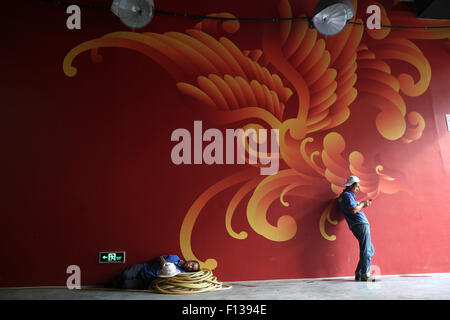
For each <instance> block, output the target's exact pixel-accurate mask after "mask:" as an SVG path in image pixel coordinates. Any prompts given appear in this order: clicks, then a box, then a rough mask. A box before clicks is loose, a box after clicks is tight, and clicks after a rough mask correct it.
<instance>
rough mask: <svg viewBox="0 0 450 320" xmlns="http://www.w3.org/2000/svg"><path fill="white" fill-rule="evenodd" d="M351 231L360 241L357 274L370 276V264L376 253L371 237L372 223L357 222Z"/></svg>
mask: <svg viewBox="0 0 450 320" xmlns="http://www.w3.org/2000/svg"><path fill="white" fill-rule="evenodd" d="M351 231H352V232H353V234H354V236H355V237H356V239H358V242H359V262H358V266H357V267H356V270H355V274H356V275H357V276H362V275H367V276H370V273H369V272H370V265H371V261H372V257H373V255H374V253H375V248H374V247H373V245H372V242H371V239H370V225H369V224H368V223H361V224H356V225H354V226H352V228H351Z"/></svg>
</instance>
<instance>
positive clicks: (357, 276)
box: [355, 273, 361, 281]
mask: <svg viewBox="0 0 450 320" xmlns="http://www.w3.org/2000/svg"><path fill="white" fill-rule="evenodd" d="M355 281H361V275H360V274H358V273H357V274H355Z"/></svg>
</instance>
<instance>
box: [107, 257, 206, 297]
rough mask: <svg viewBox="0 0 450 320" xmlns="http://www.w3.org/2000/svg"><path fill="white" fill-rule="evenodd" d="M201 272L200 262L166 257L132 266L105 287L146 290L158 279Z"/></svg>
mask: <svg viewBox="0 0 450 320" xmlns="http://www.w3.org/2000/svg"><path fill="white" fill-rule="evenodd" d="M199 270H200V264H199V262H198V261H195V260H188V261H183V260H181V259H180V258H179V257H178V256H177V255H164V256H159V257H158V258H157V259H155V260H152V261H148V262H146V263H140V264H135V265H133V266H131V267H130V268H128V269H126V270H124V271H122V272H121V273H120V274H119V275H117V276H115V277H114V279H113V280H112V282H110V283H107V284H105V287H107V288H121V289H142V290H146V289H148V287H149V286H150V284H151V283H152V281H154V280H156V279H157V278H158V277H159V278H168V277H173V276H176V275H177V274H178V273H180V272H196V271H199Z"/></svg>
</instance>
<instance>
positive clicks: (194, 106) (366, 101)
mask: <svg viewBox="0 0 450 320" xmlns="http://www.w3.org/2000/svg"><path fill="white" fill-rule="evenodd" d="M279 2H280V1H279V0H271V1H264V2H263V3H262V4H259V3H258V5H257V6H255V5H254V3H253V2H251V1H247V2H242V1H227V2H223V4H222V5H219V4H218V3H217V2H212V1H202V0H198V1H191V3H190V5H189V8H186V5H185V2H184V1H176V0H170V1H169V0H166V1H164V2H162V1H160V2H156V6H157V8H158V9H161V10H166V11H175V12H188V13H191V14H202V15H207V14H210V13H219V12H229V13H231V14H233V15H234V16H237V17H273V16H279V15H280V14H282V15H283V16H286V15H287V13H283V12H288V11H287V10H288V9H289V8H290V9H291V10H292V12H293V14H299V13H305V14H310V13H311V11H312V8H313V7H314V4H315V1H309V2H308V4H300V2H299V1H290V3H289V2H288V1H281V5H280V6H279ZM303 2H306V1H303ZM303 2H302V3H303ZM99 3H100V1H99ZM372 3H373V1H358V17H359V18H361V19H366V17H367V15H365V14H364V11H365V8H366V7H367V5H369V4H372ZM382 4H383V5H384V8H385V9H386V11H387V17H386V16H384V18H383V19H389V20H383V21H384V22H386V21H387V22H388V23H392V24H405V23H409V25H417V23H419V22H417V21H415V20H414V19H412V20H411V17H413V15H412V13H410V14H408V13H405V12H407V11H405V10H406V9H407V7H401V6H400V7H399V6H395V5H393V4H392V3H391V1H386V2H383V3H382ZM10 6H11V8H10V10H11V11H10V12H11V14H9V15H8V16H7V17H6V20H7V21H6V22H7V23H6V24H5V25H6V26H8V27H7V32H6V39H3V42H2V48H1V50H2V72H1V76H2V82H1V88H2V94H1V96H2V104H1V110H2V116H1V117H0V118H1V121H2V126H1V128H2V129H3V133H2V135H1V136H2V146H3V147H2V149H3V153H2V154H3V156H2V160H1V164H2V168H3V174H2V180H3V183H2V184H1V185H2V195H3V197H2V201H1V202H0V203H1V208H0V210H1V227H2V228H1V230H2V231H1V233H0V237H1V241H0V245H1V252H2V255H3V257H4V261H3V263H2V264H1V267H0V285H2V286H28V285H64V284H65V282H66V278H67V276H68V275H67V274H66V268H67V266H69V265H73V264H75V265H79V266H80V268H81V272H82V274H81V277H82V278H81V281H82V285H89V284H98V283H102V282H104V281H106V280H108V279H109V278H110V277H111V276H112V275H114V274H115V273H117V272H119V271H120V270H122V269H123V268H124V267H125V266H124V265H122V264H120V265H100V264H98V262H97V254H98V252H99V251H102V250H124V251H126V255H127V264H126V266H128V265H131V264H133V263H140V262H143V261H146V260H148V259H150V258H153V257H155V256H157V255H160V254H167V253H175V254H178V255H179V256H181V257H183V258H185V259H192V258H195V259H198V260H199V261H201V263H202V265H203V266H205V267H211V268H213V269H214V273H215V274H216V275H217V276H218V277H219V279H221V280H224V281H231V280H255V279H258V280H260V279H282V278H308V277H332V276H347V275H352V274H353V271H354V269H355V267H356V264H357V256H358V248H357V242H356V240H355V239H354V238H353V235H352V234H351V232H350V231H349V230H348V227H347V225H346V223H345V221H344V220H343V219H342V216H341V215H340V214H339V213H338V212H337V211H335V210H331V211H330V212H329V211H327V208H329V204H330V203H331V201H332V200H333V199H334V198H335V197H336V196H337V193H338V192H339V191H340V189H341V187H340V185H341V184H342V183H343V181H344V180H345V178H346V177H347V176H348V175H350V174H357V175H359V176H360V177H361V180H362V183H361V185H362V191H361V192H360V193H359V194H358V195H357V197H358V198H359V199H364V198H366V197H371V198H373V199H374V202H373V205H372V206H371V207H370V208H368V209H366V210H365V212H366V215H367V216H368V218H369V220H370V223H371V230H372V241H373V244H374V246H375V250H376V253H375V256H374V259H373V264H374V265H375V266H377V267H378V270H379V271H380V272H381V274H404V273H437V272H450V263H449V255H448V252H450V247H449V245H450V239H449V236H450V219H449V212H450V204H449V202H448V201H447V195H448V194H449V193H450V185H449V183H448V182H447V180H448V178H449V177H450V165H449V163H450V133H449V132H448V131H447V128H446V123H445V114H446V113H450V107H449V101H450V90H449V89H450V85H449V81H448V74H450V63H449V61H450V59H449V58H450V56H449V53H450V50H449V40H448V37H449V36H450V34H449V32H448V31H442V30H441V31H427V32H412V31H398V30H395V31H392V32H390V33H389V32H386V31H382V32H375V33H373V32H372V33H369V32H368V31H367V29H362V28H361V27H359V28H360V29H358V26H353V25H349V26H347V27H346V29H345V30H344V32H342V33H341V34H340V35H339V36H336V37H328V38H323V37H322V36H318V37H317V38H314V35H313V34H312V33H313V32H314V31H313V30H306V31H305V32H307V34H309V36H311V38H310V39H309V40H305V39H307V37H306V38H305V39H304V40H303V42H301V43H297V44H296V42H295V41H296V40H297V39H298V34H297V35H296V34H295V33H294V32H296V31H299V30H300V29H296V27H298V25H297V26H292V28H291V29H290V31H289V29H288V28H286V24H283V25H281V24H280V23H256V22H243V23H241V24H240V25H235V24H231V25H228V26H227V25H225V26H221V25H220V24H219V25H218V26H217V27H216V28H215V27H214V26H212V25H208V22H206V21H204V22H203V25H201V26H200V25H198V26H197V27H198V28H199V29H201V30H200V31H199V32H198V33H201V34H202V35H205V34H206V35H210V36H211V37H212V39H213V40H211V42H209V43H210V45H209V46H208V45H206V44H205V46H206V47H208V48H209V49H210V50H218V51H217V52H220V54H227V53H226V52H225V53H224V51H223V50H222V49H220V50H219V49H217V48H216V46H217V43H218V42H217V41H219V40H220V37H225V38H227V39H229V40H230V41H231V43H233V44H234V45H235V49H236V51H233V50H231V49H230V50H228V54H230V52H232V53H234V54H237V55H238V56H239V57H241V58H242V57H244V56H245V53H246V51H245V50H250V51H252V50H256V49H260V50H262V52H263V56H262V57H261V58H260V59H259V60H257V59H256V56H255V55H254V54H255V53H256V52H253V53H252V54H250V57H251V58H254V59H255V60H256V61H254V65H256V68H259V70H264V69H263V68H266V69H267V70H268V71H269V73H270V74H272V75H277V76H278V77H279V79H280V80H281V82H282V86H283V87H284V89H280V88H279V87H277V86H276V85H273V83H272V82H271V81H274V79H275V78H273V77H272V80H270V79H269V78H268V77H265V76H262V75H261V74H260V73H258V72H256V73H254V71H252V70H253V69H252V67H251V66H250V64H249V62H248V61H249V60H248V59H247V58H245V59H244V60H238V61H239V62H238V65H239V63H241V65H240V66H241V68H242V70H243V71H242V72H243V73H242V75H243V76H242V77H243V78H245V77H246V82H247V83H248V84H251V81H252V80H257V82H258V83H259V84H260V85H262V84H264V83H265V84H266V87H267V88H269V89H271V90H272V97H277V98H278V99H279V102H283V104H284V106H285V107H284V112H282V113H281V112H280V111H278V113H277V112H275V111H273V112H272V111H271V110H272V109H271V107H270V106H269V104H270V103H269V102H267V101H268V100H265V101H266V104H265V103H264V101H262V102H261V99H262V98H261V95H258V93H257V91H258V88H257V87H256V89H255V88H253V89H252V90H253V91H252V92H253V93H255V92H256V96H255V97H256V99H259V100H257V103H256V105H255V104H251V103H249V104H248V105H247V106H243V105H239V106H238V108H236V109H234V108H235V107H233V106H232V107H231V109H230V110H221V109H220V108H221V106H222V107H223V105H222V104H221V101H222V102H223V100H220V99H219V98H217V97H220V94H222V95H225V94H226V92H225V91H221V90H220V87H219V89H218V91H219V92H220V93H219V95H218V94H217V90H215V89H214V86H211V85H210V86H209V87H208V86H206V85H204V86H203V87H202V85H201V84H199V83H198V82H197V80H198V78H197V77H199V76H204V77H207V76H208V75H209V74H217V75H218V77H219V78H222V79H224V75H225V74H231V76H233V77H234V79H236V77H237V76H238V75H239V74H241V73H239V72H240V71H239V72H238V71H236V70H237V69H233V68H232V70H231V71H229V72H225V71H223V70H225V69H227V68H230V64H228V63H225V65H221V66H220V68H219V67H218V65H215V64H214V63H212V65H213V67H211V66H210V65H208V64H207V63H206V62H203V64H202V63H197V62H196V60H195V59H199V58H198V56H189V55H188V54H189V53H190V52H191V51H189V49H188V48H186V47H183V46H181V45H179V44H173V43H169V44H167V43H168V42H167V41H169V40H170V39H169V38H168V37H169V36H168V35H164V33H165V32H170V31H174V32H178V33H179V34H178V35H180V34H184V35H187V34H189V33H188V31H186V30H188V29H192V28H193V27H194V26H195V25H196V24H197V23H199V22H200V21H201V20H198V19H189V18H177V17H169V16H162V15H156V16H155V17H154V19H153V21H152V22H151V24H150V25H149V26H148V27H147V28H146V29H145V30H140V31H139V33H140V32H141V31H142V32H151V33H153V34H150V35H141V37H144V38H142V39H144V40H145V41H147V42H145V44H139V45H137V43H138V42H137V41H136V40H133V37H134V35H133V34H131V33H127V34H122V35H110V36H109V37H110V38H108V37H106V38H102V37H103V36H105V35H108V34H110V33H112V32H117V31H126V32H130V31H129V30H128V29H127V28H126V27H125V26H123V25H122V24H121V22H120V21H119V19H117V18H116V17H115V16H114V15H112V13H110V12H109V11H108V10H102V9H89V8H82V29H81V30H68V29H67V28H66V19H67V17H68V15H67V14H66V13H65V9H66V7H65V6H62V5H54V4H48V3H43V2H41V1H30V2H27V3H26V4H25V2H24V1H20V2H19V1H18V2H17V3H14V4H11V5H10ZM291 6H292V7H291ZM278 8H280V10H281V13H280V11H279V9H278ZM405 8H406V9H405ZM20 16H22V18H21V19H19V18H18V17H20ZM420 23H423V24H430V23H433V22H429V21H423V20H421V22H420ZM440 23H442V22H440ZM290 32H291V33H290ZM309 36H308V37H309ZM158 37H159V38H158ZM108 39H114V40H108ZM150 39H156V40H150ZM214 39H216V40H214ZM321 39H323V40H321ZM111 41H112V42H111ZM222 41H225V40H222ZM282 41H284V42H283V43H281V42H282ZM161 43H165V44H166V45H169V47H170V46H172V47H170V48H171V49H170V50H169V58H170V59H169V60H167V52H165V51H164V45H162V44H161ZM222 43H227V42H226V41H225V42H222ZM228 43H230V42H228ZM308 43H310V44H311V45H312V46H316V47H315V48H316V49H315V50H318V51H314V53H312V54H309V55H306V56H305V57H306V59H307V60H306V61H305V62H303V64H301V65H300V66H299V67H298V68H295V67H294V66H293V62H292V61H293V60H295V58H292V56H291V58H290V59H288V58H286V54H287V53H289V52H291V53H292V52H295V53H296V54H298V56H297V58H298V59H299V56H300V52H299V51H298V50H305V49H306V48H307V45H308ZM91 44H92V45H91ZM321 44H324V45H325V46H324V47H323V49H324V50H320V49H321V48H320V45H321ZM79 45H81V46H85V47H86V48H85V49H84V51H83V50H81V51H82V52H79V54H75V55H74V59H73V62H72V63H71V65H72V66H74V67H76V68H77V71H78V73H77V74H76V76H73V77H70V76H68V74H67V73H65V72H64V70H63V61H64V59H65V58H66V57H67V56H68V55H69V53H70V52H74V51H72V50H76V49H74V48H77V47H78V46H79ZM297 45H298V46H297ZM302 46H303V49H301V48H302ZM90 48H94V49H95V48H100V49H99V53H100V54H101V55H102V57H103V60H102V61H101V62H100V63H98V62H97V63H96V62H95V61H94V60H95V55H94V59H91V54H90V50H87V49H90ZM289 48H291V49H292V50H291V51H290V49H289ZM341 49H342V50H341ZM86 50H87V51H86ZM139 50H141V51H142V52H139ZM203 50H206V51H207V49H204V48H203ZM221 50H222V51H221ZM293 50H294V51H293ZM295 50H297V51H295ZM225 51H227V50H225ZM170 52H172V53H173V52H178V53H179V56H177V57H172V56H170V54H171V53H170ZM208 52H209V51H208ZM217 52H216V53H217ZM236 52H237V53H236ZM306 52H307V50H306ZM94 53H95V52H94ZM143 53H147V54H148V55H145V54H143ZM356 53H357V54H356ZM240 54H242V55H240ZM328 54H329V56H328ZM319 56H320V59H323V60H319V62H316V60H315V59H314V57H319ZM195 57H197V58H195ZM328 57H329V60H328V59H327V58H328ZM231 60H232V59H231ZM67 65H70V64H67ZM214 67H216V69H219V70H215V69H214ZM314 67H315V68H316V69H314V70H315V71H314V72H315V73H309V74H308V73H307V72H306V71H307V70H310V68H314ZM221 68H222V69H221ZM214 70H215V71H214ZM333 70H335V71H336V77H335V78H332V79H331V80H330V82H329V83H331V85H330V86H326V87H324V86H322V87H320V86H319V85H317V83H316V82H315V81H319V79H321V80H320V81H322V83H323V84H326V81H325V80H326V76H325V75H324V74H325V73H326V72H330V73H331V74H332V73H333V72H334V71H333ZM233 72H234V73H233ZM314 74H315V75H316V79H315V78H314ZM407 77H412V79H413V85H412V86H411V85H410V83H409V82H408V79H406V78H407ZM314 79H315V80H314ZM324 79H325V80H324ZM405 79H406V80H405ZM333 80H334V81H336V88H334V87H333V83H332V82H333ZM180 83H184V84H185V85H184V87H183V85H180ZM314 83H316V86H314ZM186 84H188V85H190V86H187V85H186ZM253 84H254V85H256V82H253ZM270 84H272V87H271V86H270ZM193 86H195V87H197V88H198V89H200V90H197V91H196V92H200V91H202V92H203V95H201V97H205V95H206V96H209V97H210V99H211V100H208V101H210V102H208V103H209V104H208V103H206V104H205V103H203V102H201V101H199V100H198V99H196V98H195V94H194V93H192V92H193V91H189V90H184V89H185V88H187V87H188V88H191V89H192V88H193ZM183 88H184V89H183ZM211 88H213V89H211ZM216 88H217V86H216ZM326 88H328V89H330V91H327V90H326ZM236 90H237V89H236ZM236 90H234V91H233V90H232V91H233V94H234V95H235V96H236V95H238V92H237V91H236ZM227 92H228V91H227ZM289 92H291V95H286V93H289ZM228 93H229V92H228ZM333 93H335V94H336V96H335V98H336V100H335V101H334V100H331V99H333ZM251 95H252V94H251V93H248V92H247V93H244V97H245V99H250V98H249V97H250V96H251ZM330 95H331V97H330ZM225 97H227V96H226V95H225ZM262 97H264V96H262ZM320 97H322V98H320ZM325 98H329V99H330V100H329V101H331V102H330V103H329V104H328V105H324V104H322V105H321V106H322V107H323V110H324V111H323V113H320V112H318V111H317V108H318V107H317V103H318V101H323V99H325ZM320 99H322V100H320ZM225 100H226V99H225ZM211 101H212V103H211ZM226 101H227V102H228V103H230V102H229V101H230V100H226ZM247 101H249V100H247ZM314 104H315V105H316V109H314V106H315V105H314ZM251 107H253V108H251ZM319 107H320V106H319ZM261 110H265V111H261ZM267 110H269V111H267ZM280 110H281V109H280ZM273 114H275V116H276V117H274V116H273ZM314 115H322V118H318V120H317V121H318V123H319V124H321V126H318V127H314V126H313V123H312V121H313V117H314ZM194 120H202V121H203V130H206V129H207V128H219V129H221V130H223V132H225V131H224V130H225V129H226V128H231V129H234V128H240V127H242V126H246V125H249V124H259V125H261V126H263V127H264V128H267V129H270V128H277V129H279V130H280V151H281V156H280V157H281V159H280V160H279V163H280V170H279V171H278V173H277V174H276V175H273V176H261V175H260V172H259V169H258V168H255V167H252V166H251V165H248V164H247V165H238V164H234V165H206V164H201V165H175V164H173V163H172V160H171V156H170V155H171V150H172V148H173V147H174V146H175V145H176V142H173V141H171V139H170V137H171V134H172V132H173V131H174V130H175V129H177V128H186V129H187V130H188V131H189V132H191V134H193V123H194ZM415 121H418V123H419V124H417V123H416V122H415ZM305 125H308V127H306V126H305ZM423 125H424V127H423ZM286 130H288V131H286ZM290 130H292V131H290ZM305 139H306V140H305ZM324 141H325V142H324ZM302 142H303V145H304V147H305V152H304V154H303V155H302V153H301V148H302ZM204 145H206V143H204ZM354 151H357V152H356V153H354ZM313 152H316V153H314V154H313ZM311 154H313V159H314V162H315V165H313V164H312V163H311V161H309V160H308V161H307V160H305V158H306V159H308V156H309V155H311ZM361 156H363V158H361ZM361 159H363V160H364V162H363V163H361V162H360V160H361ZM381 166H382V167H381ZM252 168H253V169H252ZM249 170H250V171H249ZM333 185H334V187H333ZM286 188H287V189H286ZM282 193H283V194H284V193H285V194H284V196H283V197H282V199H283V200H284V201H287V202H289V206H284V205H283V204H282V202H280V196H281V195H282ZM240 195H242V199H241V201H240V202H236V203H235V202H234V201H235V200H236V199H237V198H236V197H239V196H240ZM230 204H236V208H235V211H234V214H233V215H232V218H231V220H228V221H231V222H230V224H229V225H227V222H226V221H227V220H226V216H227V208H229V205H230ZM328 213H329V214H330V221H331V222H337V224H336V225H335V224H332V223H330V222H328V221H327V219H326V215H327V214H328ZM283 216H284V218H281V220H278V219H279V218H280V217H283ZM277 223H280V224H279V225H277ZM227 226H228V228H227ZM241 231H245V232H246V237H245V236H243V237H242V239H239V236H238V234H239V233H240V232H241ZM333 235H334V236H335V237H333ZM208 259H215V260H216V263H217V266H215V263H212V260H209V261H208Z"/></svg>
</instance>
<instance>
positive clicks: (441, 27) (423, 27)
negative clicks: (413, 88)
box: [41, 0, 450, 30]
mask: <svg viewBox="0 0 450 320" xmlns="http://www.w3.org/2000/svg"><path fill="white" fill-rule="evenodd" d="M41 1H44V2H49V3H53V4H59V5H64V6H70V5H77V6H79V7H80V8H90V9H107V10H110V8H109V7H106V6H97V5H90V4H76V3H71V2H67V1H60V0H41ZM155 14H161V15H168V16H175V17H184V18H191V19H203V20H206V19H209V20H219V21H239V22H281V21H297V20H305V21H309V22H310V21H311V18H310V17H289V18H282V17H273V18H233V17H217V16H204V15H192V14H188V13H179V12H173V11H165V10H157V9H155ZM348 23H349V24H353V25H362V26H366V24H365V23H363V22H356V21H349V22H348ZM380 27H381V28H391V29H424V30H428V29H450V25H441V26H394V25H381V26H380Z"/></svg>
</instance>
